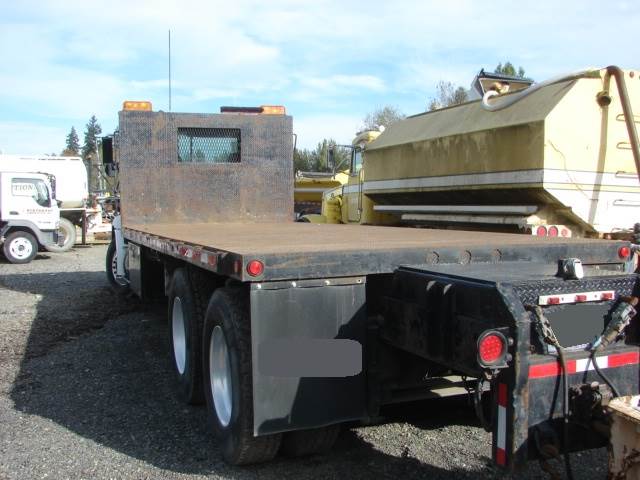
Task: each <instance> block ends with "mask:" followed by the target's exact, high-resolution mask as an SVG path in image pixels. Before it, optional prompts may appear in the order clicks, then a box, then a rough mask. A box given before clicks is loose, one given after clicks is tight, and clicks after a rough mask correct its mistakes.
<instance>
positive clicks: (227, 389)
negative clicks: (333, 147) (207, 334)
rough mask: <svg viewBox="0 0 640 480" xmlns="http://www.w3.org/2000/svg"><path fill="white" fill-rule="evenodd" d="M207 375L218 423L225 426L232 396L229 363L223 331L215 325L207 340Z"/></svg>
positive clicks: (229, 414) (229, 416) (229, 412)
mask: <svg viewBox="0 0 640 480" xmlns="http://www.w3.org/2000/svg"><path fill="white" fill-rule="evenodd" d="M209 375H210V377H211V396H212V397H213V405H214V407H215V411H216V416H217V417H218V421H219V422H220V425H222V426H223V427H226V426H227V425H229V422H230V421H231V409H232V406H233V398H232V395H233V394H232V391H231V363H230V362H229V350H228V348H227V341H226V340H225V338H224V332H223V331H222V328H220V326H219V325H216V326H215V327H214V329H213V332H212V333H211V340H210V341H209Z"/></svg>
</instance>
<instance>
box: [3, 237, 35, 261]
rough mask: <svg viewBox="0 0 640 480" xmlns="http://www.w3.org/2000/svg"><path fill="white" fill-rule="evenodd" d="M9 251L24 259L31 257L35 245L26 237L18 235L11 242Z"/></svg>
mask: <svg viewBox="0 0 640 480" xmlns="http://www.w3.org/2000/svg"><path fill="white" fill-rule="evenodd" d="M9 251H10V252H11V255H12V256H13V257H14V258H17V259H18V260H24V259H26V258H29V257H30V256H31V254H32V253H33V245H32V244H31V242H30V241H29V240H27V239H26V238H22V237H18V238H14V239H13V240H11V243H9Z"/></svg>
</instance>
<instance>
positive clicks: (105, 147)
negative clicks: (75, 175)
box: [100, 137, 113, 165]
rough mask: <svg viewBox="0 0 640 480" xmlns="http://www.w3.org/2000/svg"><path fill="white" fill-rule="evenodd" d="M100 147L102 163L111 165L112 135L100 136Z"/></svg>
mask: <svg viewBox="0 0 640 480" xmlns="http://www.w3.org/2000/svg"><path fill="white" fill-rule="evenodd" d="M100 149H101V150H102V151H101V153H102V155H101V156H102V164H103V165H113V137H102V139H101V142H100Z"/></svg>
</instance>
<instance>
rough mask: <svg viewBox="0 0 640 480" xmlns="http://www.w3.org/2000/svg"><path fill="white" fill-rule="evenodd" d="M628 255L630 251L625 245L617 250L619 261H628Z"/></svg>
mask: <svg viewBox="0 0 640 480" xmlns="http://www.w3.org/2000/svg"><path fill="white" fill-rule="evenodd" d="M630 255H631V249H630V248H629V247H627V246H626V245H625V246H624V247H620V248H619V249H618V256H619V257H620V259H621V260H626V259H628V258H629V256H630Z"/></svg>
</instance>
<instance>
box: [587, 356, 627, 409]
mask: <svg viewBox="0 0 640 480" xmlns="http://www.w3.org/2000/svg"><path fill="white" fill-rule="evenodd" d="M591 362H592V363H593V368H594V369H595V371H596V373H597V374H598V376H599V377H600V378H601V379H602V381H603V382H604V383H606V384H607V385H609V388H610V389H611V391H612V392H613V395H614V396H616V397H619V396H620V392H619V391H618V389H617V388H616V387H615V386H614V385H613V383H612V382H611V380H609V377H607V376H606V375H605V374H604V372H603V371H602V370H600V367H598V362H597V361H596V351H595V350H594V351H593V353H592V354H591Z"/></svg>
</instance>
